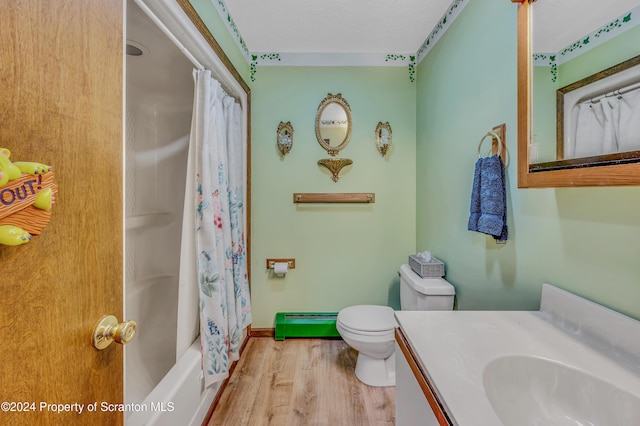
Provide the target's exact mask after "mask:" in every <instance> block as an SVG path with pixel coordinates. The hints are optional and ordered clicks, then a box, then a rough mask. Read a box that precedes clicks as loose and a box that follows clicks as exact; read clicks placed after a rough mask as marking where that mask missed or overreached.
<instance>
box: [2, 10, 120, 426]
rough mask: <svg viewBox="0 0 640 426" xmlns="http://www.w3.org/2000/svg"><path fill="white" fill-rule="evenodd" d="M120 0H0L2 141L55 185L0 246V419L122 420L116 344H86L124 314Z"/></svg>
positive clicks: (37, 421)
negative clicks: (22, 236) (32, 218)
mask: <svg viewBox="0 0 640 426" xmlns="http://www.w3.org/2000/svg"><path fill="white" fill-rule="evenodd" d="M122 7H123V5H122V0H100V1H87V0H0V147H2V148H8V149H9V150H10V151H11V159H12V160H14V161H18V160H22V161H38V162H42V163H45V164H48V165H50V166H52V167H53V171H54V174H55V182H56V184H57V185H58V193H57V196H56V199H55V204H54V206H53V209H52V215H51V221H50V223H49V225H48V226H47V227H46V228H45V229H44V231H43V233H42V235H40V236H37V237H34V238H33V239H32V240H31V241H30V242H28V243H27V244H24V245H21V246H15V247H10V246H0V283H1V284H0V286H1V289H0V292H1V296H0V330H1V332H2V333H1V336H2V341H1V342H0V401H8V402H13V403H15V404H11V405H7V404H3V406H2V411H0V424H3V425H9V424H10V425H15V424H18V425H19V424H28V425H34V424H65V425H72V424H82V425H87V424H91V425H94V424H109V425H113V424H121V423H122V422H123V413H121V412H117V411H112V412H109V411H103V409H104V408H105V406H103V405H102V402H105V403H110V404H117V403H122V402H123V355H122V352H123V348H122V347H121V346H119V345H116V344H113V345H111V346H110V347H109V348H107V349H106V350H103V351H98V350H96V349H94V348H93V346H92V342H91V335H92V330H93V327H94V325H95V323H96V322H97V321H98V320H99V319H100V317H102V315H104V314H113V315H116V316H117V318H118V319H119V320H122V319H123V318H122V305H123V303H122V297H123V293H122V276H123V273H122V269H123V260H122V252H123V250H122V216H123V213H122V212H123V208H122V198H123V197H122V170H123V158H122V157H123V154H122V99H123V96H122V78H123V77H122V75H123V72H122V62H123V54H122V51H123V10H122ZM95 402H97V406H96V410H95V412H90V411H88V410H89V407H88V404H93V403H95ZM25 403H27V404H25ZM46 404H70V405H68V406H64V405H57V406H56V405H46ZM71 404H78V405H71ZM80 406H82V407H83V411H82V413H81V414H78V413H77V411H78V410H79V407H80ZM7 408H8V409H9V410H17V411H5V410H7ZM108 408H117V407H115V406H109V407H108ZM63 409H68V410H71V411H70V412H61V413H58V412H56V411H55V410H63Z"/></svg>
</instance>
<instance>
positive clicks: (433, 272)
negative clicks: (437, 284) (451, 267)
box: [409, 254, 444, 278]
mask: <svg viewBox="0 0 640 426" xmlns="http://www.w3.org/2000/svg"><path fill="white" fill-rule="evenodd" d="M409 266H410V267H411V269H413V272H415V273H416V274H418V275H420V276H421V277H422V278H429V277H430V278H433V277H444V263H442V262H441V261H440V260H438V259H436V258H435V257H433V256H431V260H430V261H428V262H426V261H425V260H424V259H421V258H419V257H418V256H416V255H415V254H412V255H409Z"/></svg>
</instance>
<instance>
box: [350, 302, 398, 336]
mask: <svg viewBox="0 0 640 426" xmlns="http://www.w3.org/2000/svg"><path fill="white" fill-rule="evenodd" d="M338 321H340V322H341V323H342V324H344V325H345V326H346V327H348V328H351V329H353V330H362V331H386V330H392V329H393V328H395V327H396V319H395V317H394V314H393V309H391V308H390V307H388V306H378V305H357V306H350V307H348V308H344V309H342V310H341V311H340V312H339V313H338Z"/></svg>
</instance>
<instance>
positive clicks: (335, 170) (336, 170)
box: [318, 158, 353, 182]
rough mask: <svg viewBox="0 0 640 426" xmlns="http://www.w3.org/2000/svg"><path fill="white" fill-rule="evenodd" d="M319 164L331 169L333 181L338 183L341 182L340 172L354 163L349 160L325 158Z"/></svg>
mask: <svg viewBox="0 0 640 426" xmlns="http://www.w3.org/2000/svg"><path fill="white" fill-rule="evenodd" d="M318 164H320V165H321V166H325V167H326V168H327V169H329V171H331V175H332V176H331V180H333V181H334V182H337V181H338V180H340V171H341V170H342V169H343V168H344V167H346V166H348V165H350V164H353V161H352V160H349V159H348V158H323V159H322V160H318Z"/></svg>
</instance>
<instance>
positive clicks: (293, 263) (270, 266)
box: [267, 259, 296, 269]
mask: <svg viewBox="0 0 640 426" xmlns="http://www.w3.org/2000/svg"><path fill="white" fill-rule="evenodd" d="M280 262H287V265H289V269H296V260H295V259H267V269H273V267H274V265H275V264H276V263H280Z"/></svg>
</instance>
